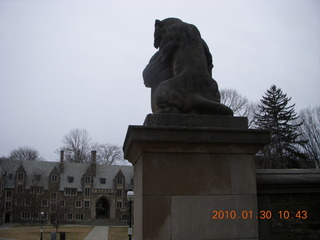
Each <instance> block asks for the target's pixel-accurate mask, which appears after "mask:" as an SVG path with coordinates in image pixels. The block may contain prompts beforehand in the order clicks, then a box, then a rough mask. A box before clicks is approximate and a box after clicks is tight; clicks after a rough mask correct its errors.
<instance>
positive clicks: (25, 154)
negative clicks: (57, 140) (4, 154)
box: [9, 147, 42, 161]
mask: <svg viewBox="0 0 320 240" xmlns="http://www.w3.org/2000/svg"><path fill="white" fill-rule="evenodd" d="M9 158H10V159H14V160H20V161H40V160H42V158H41V157H40V154H39V152H38V151H37V150H35V149H33V148H30V147H19V148H18V149H14V150H12V151H11V152H10V155H9Z"/></svg>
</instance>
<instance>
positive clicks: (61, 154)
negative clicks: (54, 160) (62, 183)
mask: <svg viewBox="0 0 320 240" xmlns="http://www.w3.org/2000/svg"><path fill="white" fill-rule="evenodd" d="M63 162H64V151H63V150H61V151H60V163H59V171H60V172H61V173H63V171H64V166H63V165H64V164H63Z"/></svg>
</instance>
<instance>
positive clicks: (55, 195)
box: [50, 192, 57, 200]
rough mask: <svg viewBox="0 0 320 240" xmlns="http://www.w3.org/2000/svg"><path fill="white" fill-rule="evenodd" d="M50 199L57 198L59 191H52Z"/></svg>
mask: <svg viewBox="0 0 320 240" xmlns="http://www.w3.org/2000/svg"><path fill="white" fill-rule="evenodd" d="M50 199H51V200H56V199H57V193H55V192H53V193H51V195H50Z"/></svg>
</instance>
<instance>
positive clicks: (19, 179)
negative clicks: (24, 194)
mask: <svg viewBox="0 0 320 240" xmlns="http://www.w3.org/2000/svg"><path fill="white" fill-rule="evenodd" d="M23 177H24V174H23V173H18V181H22V180H23Z"/></svg>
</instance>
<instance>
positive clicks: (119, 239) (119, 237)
mask: <svg viewBox="0 0 320 240" xmlns="http://www.w3.org/2000/svg"><path fill="white" fill-rule="evenodd" d="M126 239H128V227H109V234H108V240H126Z"/></svg>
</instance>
